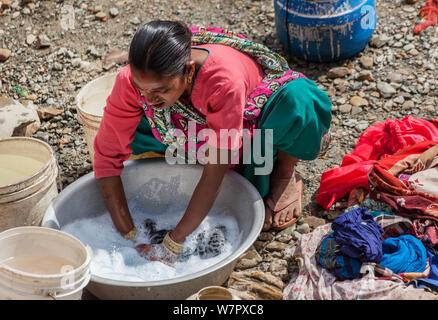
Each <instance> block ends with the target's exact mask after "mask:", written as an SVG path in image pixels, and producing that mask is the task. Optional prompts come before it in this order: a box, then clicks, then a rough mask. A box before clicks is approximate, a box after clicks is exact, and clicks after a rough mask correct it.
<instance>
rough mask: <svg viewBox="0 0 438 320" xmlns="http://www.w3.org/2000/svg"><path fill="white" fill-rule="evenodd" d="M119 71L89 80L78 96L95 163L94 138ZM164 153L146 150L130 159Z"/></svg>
mask: <svg viewBox="0 0 438 320" xmlns="http://www.w3.org/2000/svg"><path fill="white" fill-rule="evenodd" d="M116 77H117V73H111V74H108V75H105V76H102V77H99V78H97V79H94V80H93V81H91V82H89V83H88V84H87V85H86V86H85V87H83V88H82V89H81V90H80V91H79V93H78V95H77V96H76V110H77V115H78V122H79V123H80V124H82V125H83V127H84V133H85V140H86V141H87V147H88V153H89V156H90V160H91V163H93V164H94V138H95V137H96V135H97V132H98V131H99V126H100V122H101V121H102V117H103V110H104V108H105V106H106V100H107V98H108V97H109V95H110V94H111V91H112V89H113V87H114V83H115V82H116ZM160 157H164V155H163V154H161V153H157V152H153V151H150V152H145V153H142V154H140V155H131V156H130V157H129V159H128V160H137V159H145V158H160Z"/></svg>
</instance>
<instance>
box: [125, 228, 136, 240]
mask: <svg viewBox="0 0 438 320" xmlns="http://www.w3.org/2000/svg"><path fill="white" fill-rule="evenodd" d="M123 238H125V239H126V240H131V241H134V242H135V240H136V238H137V228H136V227H133V228H132V229H131V230H130V231H128V232H127V233H125V234H124V235H123Z"/></svg>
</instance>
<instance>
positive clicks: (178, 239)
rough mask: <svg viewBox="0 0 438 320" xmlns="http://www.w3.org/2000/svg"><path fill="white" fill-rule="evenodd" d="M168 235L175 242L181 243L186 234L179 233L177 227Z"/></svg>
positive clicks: (184, 239)
mask: <svg viewBox="0 0 438 320" xmlns="http://www.w3.org/2000/svg"><path fill="white" fill-rule="evenodd" d="M169 237H170V239H172V240H173V241H175V242H177V243H183V242H184V241H186V236H183V235H181V234H180V233H179V232H178V230H177V229H175V230H172V231H170V232H169Z"/></svg>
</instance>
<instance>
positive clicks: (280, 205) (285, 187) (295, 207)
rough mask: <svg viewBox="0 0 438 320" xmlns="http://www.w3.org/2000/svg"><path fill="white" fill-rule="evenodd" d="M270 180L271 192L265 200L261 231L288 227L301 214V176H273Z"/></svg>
mask: <svg viewBox="0 0 438 320" xmlns="http://www.w3.org/2000/svg"><path fill="white" fill-rule="evenodd" d="M271 181H272V187H271V192H270V194H269V196H268V197H267V198H266V201H265V204H266V205H265V223H264V225H263V231H267V230H269V229H271V228H273V229H278V228H285V227H288V226H289V225H291V224H293V223H295V222H296V220H298V219H299V217H300V216H301V194H302V180H301V177H300V176H299V175H295V174H293V175H292V176H291V177H289V178H277V179H275V178H273V179H271ZM289 222H292V223H290V224H289Z"/></svg>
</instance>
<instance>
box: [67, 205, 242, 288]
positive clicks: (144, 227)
mask: <svg viewBox="0 0 438 320" xmlns="http://www.w3.org/2000/svg"><path fill="white" fill-rule="evenodd" d="M129 207H130V211H131V216H132V219H133V221H134V224H135V226H136V228H137V241H136V243H133V242H132V241H129V240H126V239H124V238H123V237H122V236H121V235H120V233H119V232H118V231H117V230H116V228H115V227H114V224H113V222H112V220H111V217H110V215H109V213H108V212H106V213H104V214H103V215H100V216H97V217H93V218H85V219H80V220H76V221H74V222H72V223H70V224H67V225H65V226H64V227H62V229H61V230H62V231H64V232H67V233H69V234H71V235H73V236H75V237H77V238H78V239H79V240H81V241H82V243H84V244H85V245H89V246H90V247H91V248H92V250H93V258H92V260H91V264H90V268H91V272H92V274H94V275H96V276H99V277H102V278H106V279H112V280H121V281H134V282H138V281H141V282H142V281H158V280H166V279H173V278H176V277H181V276H184V275H188V274H192V273H195V272H198V271H201V270H204V269H206V268H208V267H210V266H212V265H214V264H216V263H218V262H220V261H222V260H223V259H225V258H226V257H228V256H229V255H231V254H232V253H233V252H234V251H235V250H236V249H237V247H238V246H239V244H240V242H241V239H240V237H241V235H240V233H239V229H238V226H237V221H236V220H235V218H234V217H232V216H230V215H227V214H226V211H224V210H222V211H221V210H217V209H216V210H215V209H213V210H211V211H210V212H209V214H208V215H207V217H206V218H205V219H204V220H203V221H202V223H201V224H200V225H199V227H198V228H197V229H196V230H195V231H193V232H192V233H191V234H190V235H189V236H188V237H187V238H186V241H185V242H184V250H183V253H182V254H181V256H180V257H179V259H178V261H177V262H176V264H175V265H174V268H172V267H170V266H167V265H165V264H164V263H161V262H159V261H148V260H146V259H145V258H143V257H141V256H140V254H139V253H138V252H137V250H136V249H135V246H136V245H138V244H141V243H146V244H149V243H159V242H161V241H162V238H164V235H165V231H166V230H172V229H174V228H175V226H176V224H177V223H178V222H179V220H180V219H181V217H182V216H183V214H184V211H181V212H179V211H178V213H177V214H175V213H174V212H172V214H170V210H171V208H167V210H166V212H162V213H161V214H146V213H144V211H146V210H145V208H144V207H143V206H141V205H139V204H138V203H130V204H129ZM167 212H169V214H166V213H167Z"/></svg>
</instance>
